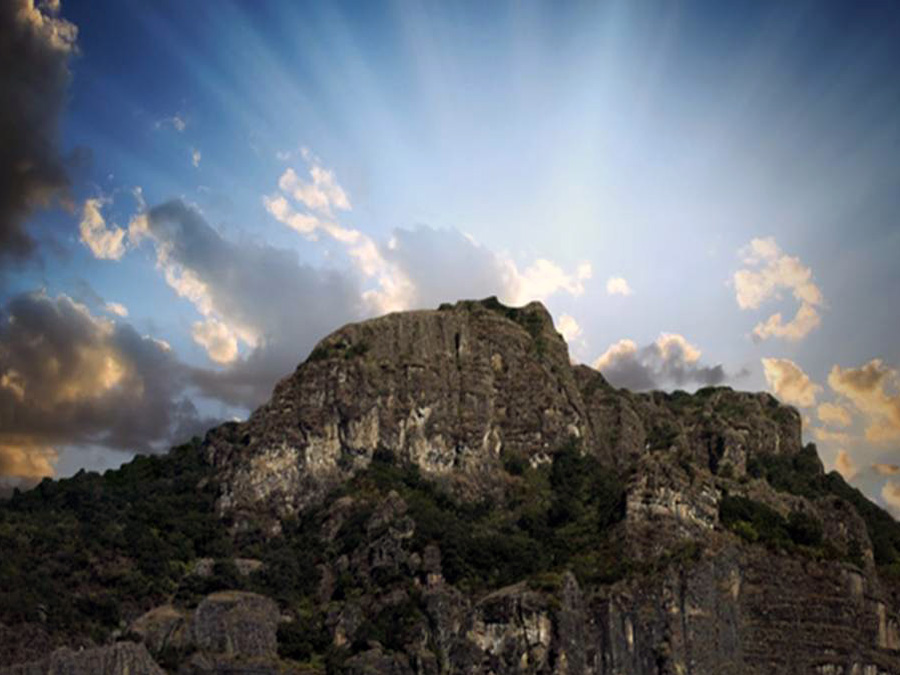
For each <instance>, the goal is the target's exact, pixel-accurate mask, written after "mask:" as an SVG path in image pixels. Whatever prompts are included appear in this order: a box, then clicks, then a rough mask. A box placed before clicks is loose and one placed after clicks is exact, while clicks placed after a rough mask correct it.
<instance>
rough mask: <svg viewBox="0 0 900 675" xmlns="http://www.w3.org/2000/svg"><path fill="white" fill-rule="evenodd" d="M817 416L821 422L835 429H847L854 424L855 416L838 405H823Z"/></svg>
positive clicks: (819, 408)
mask: <svg viewBox="0 0 900 675" xmlns="http://www.w3.org/2000/svg"><path fill="white" fill-rule="evenodd" d="M816 414H817V415H818V417H819V420H820V421H821V422H824V423H825V424H829V425H831V426H833V427H840V428H845V427H849V426H850V425H851V424H852V423H853V416H852V415H851V414H850V411H849V410H847V408H845V407H844V406H842V405H838V404H836V403H823V404H821V405H820V406H819V407H818V409H817V410H816Z"/></svg>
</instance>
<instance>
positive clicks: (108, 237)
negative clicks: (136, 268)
mask: <svg viewBox="0 0 900 675" xmlns="http://www.w3.org/2000/svg"><path fill="white" fill-rule="evenodd" d="M104 203H105V201H104V200H103V199H87V200H85V202H84V206H83V207H82V210H81V222H80V223H79V226H78V229H79V231H80V232H81V241H82V243H83V244H84V245H85V246H87V247H88V248H89V249H90V251H91V253H92V254H93V255H94V257H95V258H99V259H101V260H119V259H120V258H121V257H122V256H123V255H124V253H125V230H123V229H122V228H120V227H116V226H113V227H111V228H110V227H107V225H106V219H105V218H104V217H103V213H102V211H101V209H102V207H103V204H104Z"/></svg>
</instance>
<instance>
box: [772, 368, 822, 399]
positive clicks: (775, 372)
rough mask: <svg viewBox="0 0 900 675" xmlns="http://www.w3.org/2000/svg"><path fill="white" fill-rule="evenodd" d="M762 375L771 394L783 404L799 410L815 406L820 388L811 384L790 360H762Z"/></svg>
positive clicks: (806, 376) (813, 383)
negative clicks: (796, 407)
mask: <svg viewBox="0 0 900 675" xmlns="http://www.w3.org/2000/svg"><path fill="white" fill-rule="evenodd" d="M762 365H763V374H764V375H765V378H766V382H767V383H768V384H769V388H770V389H771V390H772V393H774V394H775V396H777V397H778V398H780V399H781V400H782V401H784V402H785V403H789V404H791V405H796V406H799V407H801V408H809V407H810V406H813V405H815V404H816V395H817V394H818V393H819V392H821V391H822V387H821V386H819V385H817V384H816V383H815V382H813V381H812V380H811V379H810V378H809V376H808V375H807V374H806V373H804V372H803V369H802V368H800V366H798V365H797V364H796V363H794V362H793V361H791V360H790V359H775V358H765V359H762Z"/></svg>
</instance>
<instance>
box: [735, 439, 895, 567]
mask: <svg viewBox="0 0 900 675" xmlns="http://www.w3.org/2000/svg"><path fill="white" fill-rule="evenodd" d="M747 471H748V473H750V474H751V475H752V476H754V477H756V478H765V479H766V480H767V481H768V482H769V483H770V484H771V485H772V487H774V488H775V489H776V490H781V491H783V492H789V493H791V494H796V495H801V496H803V497H807V498H809V499H816V498H819V497H827V496H835V497H840V498H841V499H844V500H845V501H847V502H849V503H850V504H852V505H853V507H854V508H855V509H856V511H857V512H858V513H859V515H860V516H862V518H863V520H864V521H865V523H866V530H867V532H868V534H869V539H870V540H871V542H872V548H873V550H874V554H875V563H876V564H877V565H878V566H879V567H881V568H883V569H887V568H891V569H897V568H900V523H897V521H896V520H894V518H893V517H892V516H891V515H890V514H889V513H888V512H887V511H885V510H884V509H882V508H881V507H879V506H878V505H876V504H873V503H872V502H871V501H869V500H868V499H867V498H866V496H865V495H863V493H862V492H860V491H859V490H857V489H856V488H854V487H852V486H850V485H848V484H847V482H846V481H845V480H844V478H843V477H842V476H841V475H840V474H839V473H837V472H836V471H832V472H831V473H827V474H826V473H824V472H823V471H822V465H821V462H820V461H819V457H818V454H817V452H816V447H815V446H814V445H812V444H809V445H807V446H806V448H804V450H803V451H802V452H800V453H799V454H797V455H795V456H793V457H788V456H783V455H763V456H760V457H756V458H754V459H753V460H751V462H750V463H748V466H747Z"/></svg>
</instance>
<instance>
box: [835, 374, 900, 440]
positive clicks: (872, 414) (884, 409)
mask: <svg viewBox="0 0 900 675" xmlns="http://www.w3.org/2000/svg"><path fill="white" fill-rule="evenodd" d="M828 384H829V385H830V386H831V388H832V389H833V390H834V391H835V392H837V393H838V394H841V395H842V396H845V397H846V398H847V399H849V400H850V402H851V403H853V405H854V406H855V407H856V409H857V410H859V411H860V412H861V413H863V414H864V415H865V416H866V422H867V427H866V439H867V440H869V441H872V442H876V443H882V442H888V441H895V440H897V439H898V438H900V386H898V385H900V379H898V375H897V371H896V370H895V369H893V368H890V367H889V366H887V365H885V364H884V363H883V362H882V361H881V360H880V359H872V360H871V361H869V362H868V363H867V364H865V365H864V366H861V367H859V368H841V367H840V366H838V365H835V366H834V367H833V368H832V369H831V372H830V373H829V374H828Z"/></svg>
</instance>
